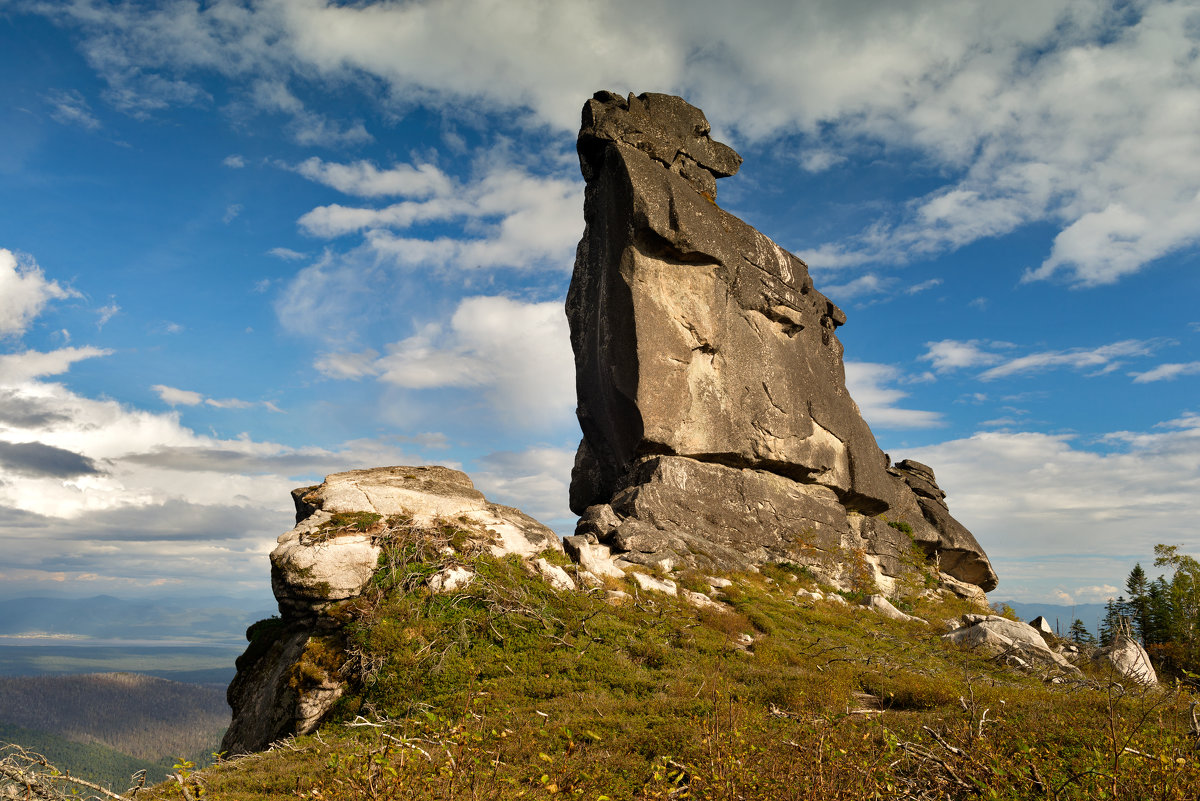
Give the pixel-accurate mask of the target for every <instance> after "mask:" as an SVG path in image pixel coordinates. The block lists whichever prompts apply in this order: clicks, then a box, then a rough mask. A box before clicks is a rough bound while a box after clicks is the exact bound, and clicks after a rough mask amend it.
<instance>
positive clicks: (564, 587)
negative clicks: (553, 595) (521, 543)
mask: <svg viewBox="0 0 1200 801" xmlns="http://www.w3.org/2000/svg"><path fill="white" fill-rule="evenodd" d="M530 564H532V565H533V567H534V569H535V570H537V572H538V573H539V574H540V575H541V576H542V578H544V579H545V580H546V583H548V584H549V585H550V586H551V587H553V588H554V589H556V590H558V591H559V592H570V591H572V590H574V589H575V580H574V579H572V578H571V576H570V574H569V573H567V571H565V570H563V569H562V568H561V567H559V566H558V565H555V564H551V563H550V562H547V561H546V560H545V559H544V558H541V557H538V558H537V559H534V560H533V562H531V563H530Z"/></svg>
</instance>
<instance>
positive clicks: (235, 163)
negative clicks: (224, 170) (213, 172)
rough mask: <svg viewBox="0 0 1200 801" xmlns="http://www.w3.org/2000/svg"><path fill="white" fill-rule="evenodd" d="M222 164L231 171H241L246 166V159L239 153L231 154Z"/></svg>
mask: <svg viewBox="0 0 1200 801" xmlns="http://www.w3.org/2000/svg"><path fill="white" fill-rule="evenodd" d="M221 163H222V164H224V165H225V166H226V167H228V168H230V169H231V170H240V169H242V168H243V167H245V166H246V159H245V158H244V157H242V156H240V155H238V154H237V153H231V154H230V155H228V156H226V157H225V158H224V159H222V160H221Z"/></svg>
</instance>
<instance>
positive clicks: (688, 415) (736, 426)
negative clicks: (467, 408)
mask: <svg viewBox="0 0 1200 801" xmlns="http://www.w3.org/2000/svg"><path fill="white" fill-rule="evenodd" d="M709 131H710V128H709V125H708V122H707V120H705V118H704V115H703V113H702V112H701V111H700V110H699V109H696V108H694V107H693V106H690V105H689V104H687V103H686V102H685V101H683V100H681V99H680V98H677V97H670V96H667V95H656V94H644V95H639V96H633V95H630V96H629V97H621V96H618V95H616V94H614V93H611V92H600V93H597V94H596V96H595V97H594V98H593V99H592V100H590V101H588V103H587V105H586V107H585V108H584V113H583V125H582V128H581V130H580V135H579V141H578V150H579V157H580V167H581V170H582V172H583V175H584V178H585V179H586V181H587V188H586V192H585V210H584V215H585V223H586V228H585V231H584V235H583V239H582V240H581V242H580V244H579V248H578V251H577V257H576V262H575V271H574V275H573V277H572V281H571V287H570V290H569V291H568V295H567V317H568V320H569V322H570V326H571V342H572V347H573V349H574V352H575V363H576V387H577V391H578V398H579V404H578V415H579V422H580V426H581V428H582V430H583V435H584V436H583V441H582V442H581V443H580V446H579V450H578V452H577V454H576V460H575V468H574V470H573V471H572V481H571V498H570V501H571V508H572V509H573V510H574V511H576V512H577V513H579V514H580V515H582V519H581V521H580V524H579V527H578V528H577V530H576V534H577V535H578V536H581V537H585V538H587V539H588V540H589V541H595V542H604V543H608V544H611V545H612V547H613V548H614V550H615V551H616V552H617V555H618V558H619V559H623V560H626V561H629V562H631V563H635V564H657V565H667V564H672V565H678V564H684V565H691V566H695V567H720V568H723V569H749V568H750V567H753V565H755V564H760V563H762V562H764V561H769V560H771V559H780V558H788V559H792V560H796V557H797V552H799V551H802V550H804V549H805V548H807V549H808V550H809V553H808V554H807V556H808V557H809V558H808V559H807V560H800V561H802V562H803V563H806V564H814V565H816V564H818V563H819V564H822V566H824V567H826V569H827V571H828V572H829V573H830V574H832V575H833V577H834V580H835V581H838V580H839V579H838V576H839V575H841V574H843V573H845V572H846V571H844V570H842V569H841V568H839V567H838V564H837V562H838V560H839V559H842V558H843V557H844V556H846V554H848V553H850V552H857V553H859V554H860V555H861V556H860V557H856V558H859V559H860V561H861V562H862V563H863V564H865V565H866V569H868V570H870V571H872V572H873V574H874V575H875V577H876V581H877V583H879V584H880V586H881V587H884V588H885V589H886V585H887V584H888V583H889V582H890V581H891V577H894V576H897V575H899V573H900V572H901V571H902V570H903V569H904V568H903V565H904V556H905V555H906V554H907V552H908V550H909V549H910V547H911V541H910V540H909V539H908V535H907V534H902V533H901V532H899V531H897V530H896V529H895V528H890V527H888V526H887V524H886V522H884V521H879V520H876V519H875V518H874V515H876V514H878V513H881V512H885V511H886V512H888V515H889V519H892V520H898V521H903V522H907V523H908V524H909V525H910V526H911V528H912V530H913V538H914V539H915V540H916V541H917V543H918V544H919V545H920V546H921V547H922V548H923V549H924V550H925V552H926V554H928V556H929V558H930V559H931V560H932V561H934V562H939V560H940V565H941V570H942V571H944V572H946V573H948V574H950V575H952V576H954V577H955V578H957V579H959V580H961V581H966V582H970V583H972V584H976V585H978V586H981V587H984V588H985V589H990V588H991V587H993V586H995V575H994V573H992V572H991V567H990V565H988V563H987V558H986V556H984V555H983V551H982V549H981V548H979V546H978V543H976V542H975V541H974V539H973V538H971V536H970V533H969V532H967V531H966V529H964V528H962V527H961V526H960V525H959V524H958V523H957V522H956V521H954V519H953V518H952V517H950V516H949V514H948V512H945V511H944V504H943V505H942V506H940V507H937V509H936V510H935V511H927V510H926V509H925V508H924V506H923V505H922V503H923V502H925V501H928V502H929V503H931V504H934V505H935V506H936V504H938V503H942V499H943V497H944V494H943V493H941V491H940V490H939V489H938V488H937V485H936V482H935V481H934V480H933V471H932V470H930V469H928V468H927V467H926V466H924V465H919V464H918V463H915V462H908V463H903V464H905V465H907V468H906V469H907V470H908V473H907V474H911V476H912V481H913V484H914V485H916V484H918V483H919V482H923V483H920V485H919V490H918V489H915V488H912V487H910V485H909V484H906V483H905V480H904V479H903V477H902V475H901V474H900V473H898V472H897V473H892V472H889V470H888V460H887V458H886V456H885V455H884V454H883V453H882V451H880V450H879V447H878V445H877V444H876V442H875V439H874V437H873V435H872V434H871V431H870V429H869V428H868V427H867V424H866V423H865V422H864V421H863V419H862V417H861V415H860V414H859V410H858V407H857V406H856V405H855V403H854V401H853V400H852V399H851V398H850V395H849V393H848V392H847V391H846V384H845V374H844V367H843V364H842V346H841V343H840V342H839V341H838V339H837V337H836V336H835V334H834V330H835V329H836V328H837V327H838V326H839V325H841V324H843V323H844V322H845V320H846V317H845V314H844V313H843V312H842V311H841V310H840V309H839V308H837V306H835V305H834V304H833V303H832V302H831V301H830V300H829V299H828V298H826V297H825V296H824V295H822V294H821V293H820V292H818V291H816V290H815V289H814V288H813V284H812V280H811V278H810V277H809V275H808V269H807V266H806V265H805V264H804V262H803V261H801V260H800V259H799V258H797V257H796V256H794V255H792V254H791V253H788V252H787V251H785V250H783V249H782V248H780V247H779V246H778V245H776V244H775V243H774V242H772V241H771V240H770V239H768V238H767V237H765V236H763V235H762V234H761V233H759V232H758V231H756V230H755V229H754V228H752V227H750V226H749V225H747V224H746V223H744V222H742V221H741V220H739V219H737V218H736V217H733V216H732V215H730V214H728V213H726V212H725V211H723V210H722V209H720V208H719V207H718V206H716V204H715V197H716V179H717V178H719V177H723V176H726V175H730V174H732V173H733V172H735V171H736V170H737V168H738V166H739V165H740V163H741V159H740V157H738V156H737V154H736V153H734V152H733V151H732V150H731V149H729V148H728V147H726V146H725V145H722V144H720V143H717V142H714V141H713V140H712V139H711V137H710V136H709ZM918 492H920V493H924V494H917V493H918ZM746 493H749V494H746ZM926 494H927V495H928V497H926ZM779 504H782V507H781V506H780V505H779ZM848 513H858V514H855V515H853V517H854V518H855V519H853V520H851V519H848ZM614 517H615V518H616V519H615V520H614ZM643 524H649V526H647V525H643ZM943 528H945V529H946V530H945V531H943ZM651 529H653V531H652V530H651ZM827 562H830V564H826V563H827ZM856 569H857V568H856Z"/></svg>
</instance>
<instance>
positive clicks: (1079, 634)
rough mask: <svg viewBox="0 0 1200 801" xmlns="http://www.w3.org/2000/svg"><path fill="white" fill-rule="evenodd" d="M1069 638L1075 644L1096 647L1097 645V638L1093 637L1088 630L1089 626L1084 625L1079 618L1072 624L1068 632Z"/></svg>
mask: <svg viewBox="0 0 1200 801" xmlns="http://www.w3.org/2000/svg"><path fill="white" fill-rule="evenodd" d="M1067 636H1068V637H1070V638H1071V640H1072V641H1073V642H1076V643H1078V644H1080V645H1095V643H1096V638H1095V637H1094V636H1092V633H1091V632H1090V631H1088V630H1087V626H1085V625H1083V621H1082V620H1080V619H1079V618H1075V622H1074V623H1072V624H1071V628H1070V630H1069V631H1067Z"/></svg>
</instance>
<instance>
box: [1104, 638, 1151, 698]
mask: <svg viewBox="0 0 1200 801" xmlns="http://www.w3.org/2000/svg"><path fill="white" fill-rule="evenodd" d="M1092 661H1094V662H1097V663H1099V664H1101V665H1104V666H1106V667H1108V668H1111V669H1112V670H1113V671H1114V672H1115V673H1116V674H1117V675H1119V676H1122V677H1123V678H1126V679H1129V680H1130V681H1134V682H1137V683H1138V684H1142V685H1145V686H1147V687H1153V686H1154V685H1156V684H1158V674H1157V673H1155V672H1154V666H1153V665H1151V664H1150V655H1149V654H1147V653H1146V649H1145V648H1143V647H1142V646H1141V643H1139V642H1138V641H1137V640H1135V639H1134V638H1133V637H1132V636H1130V635H1128V634H1126V633H1125V632H1121V633H1119V634H1118V635H1117V636H1116V638H1115V639H1114V640H1113V642H1112V645H1108V646H1106V647H1104V648H1099V649H1097V650H1096V653H1095V654H1093V655H1092Z"/></svg>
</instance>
